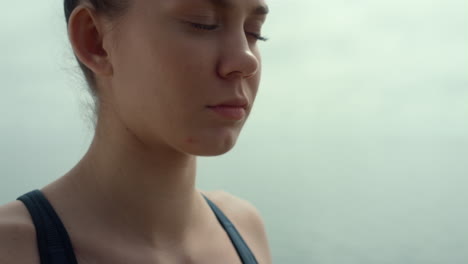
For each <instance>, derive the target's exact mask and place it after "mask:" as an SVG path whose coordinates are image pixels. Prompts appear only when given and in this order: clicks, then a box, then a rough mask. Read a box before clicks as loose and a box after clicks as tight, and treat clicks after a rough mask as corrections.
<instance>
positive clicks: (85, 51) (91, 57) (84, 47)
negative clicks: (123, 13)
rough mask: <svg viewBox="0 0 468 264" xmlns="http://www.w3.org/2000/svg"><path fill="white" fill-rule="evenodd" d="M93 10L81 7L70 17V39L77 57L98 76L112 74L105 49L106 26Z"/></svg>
mask: <svg viewBox="0 0 468 264" xmlns="http://www.w3.org/2000/svg"><path fill="white" fill-rule="evenodd" d="M100 22H101V20H99V19H98V17H97V16H96V14H95V12H94V10H93V9H90V8H89V7H86V6H84V5H80V6H78V7H76V8H75V9H74V10H73V12H72V13H71V15H70V19H69V22H68V37H69V39H70V42H71V45H72V48H73V51H74V52H75V55H76V57H77V58H78V59H79V60H80V61H81V62H82V63H83V64H84V65H86V66H87V67H88V68H89V69H90V70H92V71H93V72H94V73H95V74H96V75H102V76H109V75H111V74H112V64H111V63H110V60H109V56H108V54H109V53H108V51H106V50H105V49H104V45H103V39H104V34H103V33H104V25H103V24H102V23H100Z"/></svg>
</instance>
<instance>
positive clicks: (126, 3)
mask: <svg viewBox="0 0 468 264" xmlns="http://www.w3.org/2000/svg"><path fill="white" fill-rule="evenodd" d="M130 1H131V0H64V3H63V6H64V11H65V20H66V23H67V26H68V21H69V20H70V15H71V13H72V12H73V10H74V9H75V8H76V7H77V6H78V5H79V4H81V3H85V2H86V3H89V4H91V6H92V7H93V8H94V11H95V12H96V13H97V14H98V15H102V16H104V17H105V18H107V19H108V20H109V21H111V22H117V21H118V20H119V18H122V17H123V15H124V14H125V13H126V12H127V11H128V9H129V7H130ZM75 59H76V61H77V62H78V65H79V66H80V68H81V71H82V72H83V75H84V77H85V79H86V83H87V84H88V89H89V92H90V94H91V97H92V99H93V101H94V109H93V112H94V121H93V122H94V126H96V117H97V113H98V111H99V97H98V90H97V87H96V77H95V75H94V73H93V71H91V70H90V69H89V68H88V67H87V66H86V65H84V64H83V63H82V62H81V61H80V60H79V59H78V57H76V55H75ZM96 108H97V109H96Z"/></svg>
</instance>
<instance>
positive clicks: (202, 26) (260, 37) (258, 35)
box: [189, 22, 268, 41]
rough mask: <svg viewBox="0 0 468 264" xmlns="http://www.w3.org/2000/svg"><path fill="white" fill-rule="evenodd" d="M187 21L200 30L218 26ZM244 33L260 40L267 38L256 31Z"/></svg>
mask: <svg viewBox="0 0 468 264" xmlns="http://www.w3.org/2000/svg"><path fill="white" fill-rule="evenodd" d="M189 23H190V25H192V27H194V28H197V29H201V30H208V31H211V30H215V29H217V28H218V27H219V25H205V24H198V23H192V22H189ZM246 33H247V34H249V35H251V36H253V37H254V38H255V39H257V40H261V41H267V40H268V38H266V37H264V36H261V35H260V34H257V33H252V32H246Z"/></svg>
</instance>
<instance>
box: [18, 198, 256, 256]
mask: <svg viewBox="0 0 468 264" xmlns="http://www.w3.org/2000/svg"><path fill="white" fill-rule="evenodd" d="M203 196H204V198H205V200H206V201H207V202H208V204H209V205H210V207H211V209H212V210H213V212H214V213H215V215H216V218H217V219H218V221H219V223H220V224H221V226H222V227H223V228H224V230H225V231H226V233H227V234H228V235H229V238H230V239H231V241H232V244H233V245H234V247H235V249H236V251H237V253H238V254H239V257H240V259H241V260H242V263H244V264H257V263H258V262H257V260H256V259H255V256H254V255H253V253H252V251H251V250H250V249H249V247H248V246H247V244H246V243H245V241H244V239H242V236H241V235H240V234H239V232H238V231H237V229H236V228H235V227H234V225H233V224H232V223H231V221H230V220H229V219H228V218H227V217H226V215H224V213H223V212H222V211H221V210H220V209H219V208H218V207H217V206H216V205H215V204H214V203H213V202H212V201H211V200H209V199H208V198H207V197H206V196H205V195H203ZM18 200H20V201H22V202H23V203H24V204H25V206H26V208H27V209H28V211H29V214H31V217H32V219H33V222H34V226H35V228H36V234H37V245H38V248H39V256H40V259H41V264H78V261H77V260H76V257H75V253H74V251H73V246H72V244H71V241H70V238H69V236H68V233H67V231H66V229H65V227H64V225H63V223H62V221H61V220H60V218H59V216H58V215H57V213H56V212H55V210H54V208H53V207H52V205H51V204H50V203H49V201H48V200H47V198H46V197H45V196H44V195H43V194H42V192H41V191H39V190H33V191H31V192H28V193H26V194H24V195H22V196H20V197H19V198H18Z"/></svg>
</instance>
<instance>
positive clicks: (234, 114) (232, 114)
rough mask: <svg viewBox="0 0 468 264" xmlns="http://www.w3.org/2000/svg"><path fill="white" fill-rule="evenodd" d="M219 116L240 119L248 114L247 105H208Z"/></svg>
mask: <svg viewBox="0 0 468 264" xmlns="http://www.w3.org/2000/svg"><path fill="white" fill-rule="evenodd" d="M208 108H209V109H211V110H212V111H213V112H214V113H216V114H217V115H218V116H220V117H222V118H224V119H227V120H234V121H239V120H242V119H243V118H244V117H245V116H246V114H247V113H246V106H233V105H216V106H208Z"/></svg>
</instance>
